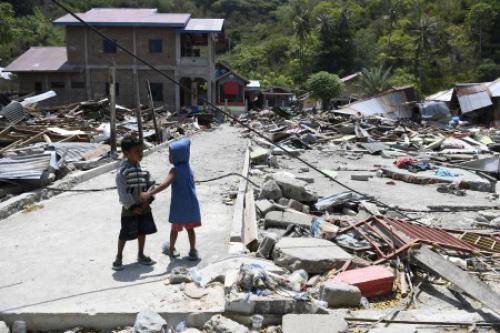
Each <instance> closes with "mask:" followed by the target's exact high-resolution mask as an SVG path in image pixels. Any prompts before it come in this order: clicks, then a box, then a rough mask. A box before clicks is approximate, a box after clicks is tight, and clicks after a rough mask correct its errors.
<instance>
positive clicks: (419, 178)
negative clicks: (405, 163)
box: [382, 165, 496, 192]
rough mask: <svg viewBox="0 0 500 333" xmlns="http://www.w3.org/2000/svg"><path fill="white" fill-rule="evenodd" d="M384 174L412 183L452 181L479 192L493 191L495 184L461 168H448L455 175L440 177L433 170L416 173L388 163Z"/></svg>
mask: <svg viewBox="0 0 500 333" xmlns="http://www.w3.org/2000/svg"><path fill="white" fill-rule="evenodd" d="M382 170H383V172H384V174H385V175H386V176H387V177H389V178H392V179H394V180H401V181H404V182H407V183H412V184H439V183H445V184H450V183H453V182H456V183H459V188H460V189H467V190H472V191H479V192H495V187H496V184H495V183H492V182H490V181H488V180H486V179H484V178H482V177H480V176H477V175H475V174H473V173H472V172H470V171H466V170H462V169H453V168H449V170H450V171H451V172H453V173H455V174H457V175H458V176H457V177H440V176H436V175H435V174H434V171H432V170H428V171H422V172H419V173H418V174H415V173H412V172H410V171H408V170H404V169H399V168H397V167H396V166H393V165H389V166H384V167H383V168H382Z"/></svg>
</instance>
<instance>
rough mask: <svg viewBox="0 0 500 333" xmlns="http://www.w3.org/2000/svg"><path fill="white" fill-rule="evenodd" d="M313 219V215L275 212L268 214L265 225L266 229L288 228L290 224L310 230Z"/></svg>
mask: <svg viewBox="0 0 500 333" xmlns="http://www.w3.org/2000/svg"><path fill="white" fill-rule="evenodd" d="M312 219H313V218H312V216H311V215H308V214H303V213H299V212H297V213H295V212H278V211H273V212H269V213H267V214H266V217H265V223H264V225H265V227H266V228H286V227H288V226H289V225H290V224H296V225H299V226H302V227H305V228H308V229H309V228H310V227H311V222H312Z"/></svg>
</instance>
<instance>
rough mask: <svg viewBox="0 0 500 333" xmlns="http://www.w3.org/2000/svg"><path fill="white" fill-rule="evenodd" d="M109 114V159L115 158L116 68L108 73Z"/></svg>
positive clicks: (112, 68) (113, 67)
mask: <svg viewBox="0 0 500 333" xmlns="http://www.w3.org/2000/svg"><path fill="white" fill-rule="evenodd" d="M109 112H110V114H111V117H110V118H111V120H110V122H109V125H110V132H111V134H110V138H109V141H110V145H111V158H115V157H116V155H117V152H116V67H115V65H114V64H113V66H112V67H111V68H110V71H109Z"/></svg>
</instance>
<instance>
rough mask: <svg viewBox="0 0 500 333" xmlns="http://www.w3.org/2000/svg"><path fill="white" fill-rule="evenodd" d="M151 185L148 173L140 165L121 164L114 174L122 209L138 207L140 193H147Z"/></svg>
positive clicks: (124, 161) (125, 161)
mask: <svg viewBox="0 0 500 333" xmlns="http://www.w3.org/2000/svg"><path fill="white" fill-rule="evenodd" d="M153 184H154V182H153V181H151V175H150V173H149V171H147V170H146V169H143V168H141V166H140V164H137V165H133V164H131V163H130V162H129V161H128V160H123V161H122V162H121V164H120V166H119V168H118V172H117V174H116V187H117V189H118V196H119V198H120V203H121V204H122V206H123V208H125V209H126V210H130V209H133V208H135V207H134V206H136V205H139V204H140V194H141V192H147V191H148V190H149V188H151V186H153Z"/></svg>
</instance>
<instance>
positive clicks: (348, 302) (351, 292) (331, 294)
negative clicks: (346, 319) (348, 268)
mask: <svg viewBox="0 0 500 333" xmlns="http://www.w3.org/2000/svg"><path fill="white" fill-rule="evenodd" d="M320 298H321V300H322V301H325V302H327V303H328V305H329V306H332V307H336V306H358V305H359V302H360V301H361V291H360V290H359V288H358V287H356V286H353V285H350V284H348V283H344V282H333V281H328V282H325V283H324V284H323V285H322V286H321V288H320Z"/></svg>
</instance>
